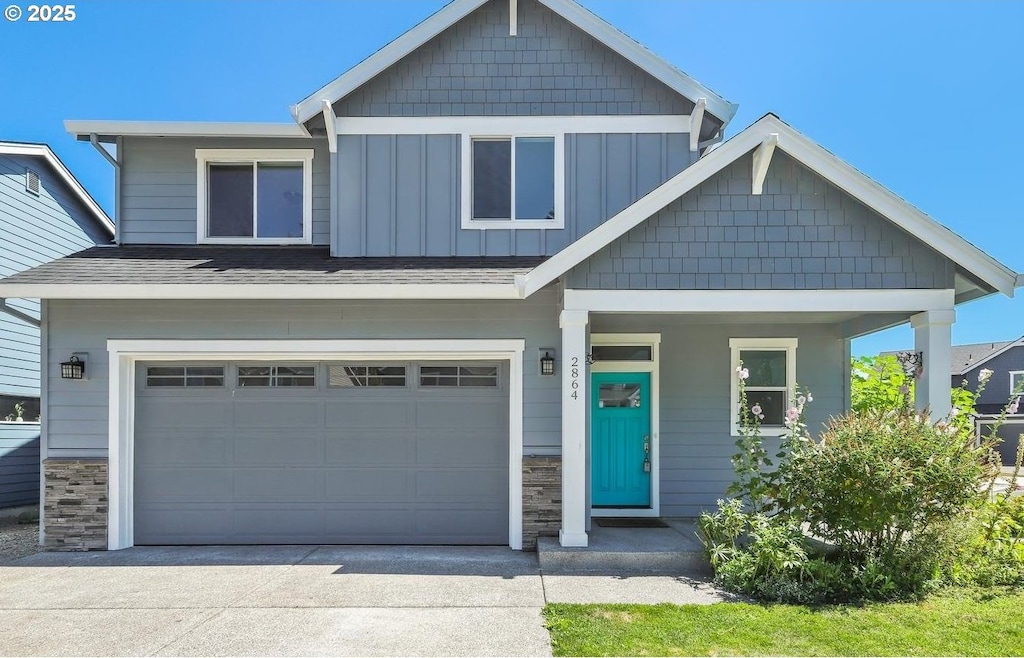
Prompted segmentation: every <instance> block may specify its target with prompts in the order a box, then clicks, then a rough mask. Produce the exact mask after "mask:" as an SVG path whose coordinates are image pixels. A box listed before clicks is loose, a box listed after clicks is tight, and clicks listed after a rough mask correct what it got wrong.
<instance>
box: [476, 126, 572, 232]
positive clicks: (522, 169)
mask: <svg viewBox="0 0 1024 658" xmlns="http://www.w3.org/2000/svg"><path fill="white" fill-rule="evenodd" d="M563 142H564V140H563V137H562V136H561V135H558V136H510V137H477V136H470V135H466V136H464V139H463V148H464V154H463V180H462V186H463V187H462V190H463V192H462V194H463V199H462V207H463V222H462V224H463V228H480V229H486V228H504V229H509V228H513V229H515V228H524V229H529V228H561V227H562V226H563V225H564V219H563V217H562V205H563V201H562V199H563V189H562V188H563V174H562V172H563V170H564V165H563V164H562V163H563V162H564V155H563Z"/></svg>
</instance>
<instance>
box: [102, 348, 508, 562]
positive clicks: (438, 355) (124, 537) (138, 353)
mask: <svg viewBox="0 0 1024 658" xmlns="http://www.w3.org/2000/svg"><path fill="white" fill-rule="evenodd" d="M525 348H526V343H525V341H524V340H520V339H506V340H476V339H456V340H108V341H107V352H108V354H109V368H110V370H109V372H110V379H109V395H108V421H109V425H108V432H109V436H108V444H107V450H108V453H107V459H108V464H109V472H110V479H109V485H108V487H109V497H110V500H109V507H108V510H109V512H108V523H107V547H108V549H110V550H118V549H122V548H130V547H131V546H133V545H134V543H135V537H134V518H133V512H132V510H133V507H134V466H133V465H134V461H135V460H134V448H135V436H134V434H135V422H134V415H135V394H134V391H135V364H136V363H137V362H138V361H180V360H194V359H202V360H233V361H234V360H253V361H267V360H289V359H291V360H304V359H311V358H312V359H316V360H318V361H320V360H328V361H331V360H339V361H340V360H346V359H358V360H367V359H375V360H380V361H428V360H434V361H441V360H452V359H466V360H504V361H508V362H509V519H508V526H509V546H510V547H511V548H512V549H514V550H521V549H522V546H523V487H522V469H523V463H522V462H523V351H524V350H525Z"/></svg>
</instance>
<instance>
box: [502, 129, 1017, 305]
mask: <svg viewBox="0 0 1024 658" xmlns="http://www.w3.org/2000/svg"><path fill="white" fill-rule="evenodd" d="M771 133H778V135H779V145H778V148H781V149H782V150H783V151H785V152H786V153H787V154H788V155H790V156H791V157H793V158H794V159H796V160H798V161H799V162H801V163H802V164H804V165H805V166H807V167H808V168H810V169H811V170H813V171H814V172H816V173H818V174H819V175H821V176H822V177H823V178H825V179H827V180H829V181H830V182H832V183H833V184H835V185H836V186H838V187H839V188H840V189H842V190H844V191H845V192H846V193H848V194H850V195H851V196H853V197H854V198H856V199H858V200H859V201H861V202H862V203H864V204H865V205H867V206H869V207H870V208H872V209H873V210H875V211H876V212H878V213H879V214H881V215H882V216H883V217H886V218H888V219H889V220H890V221H891V222H893V223H894V224H896V225H897V226H899V227H900V228H901V229H903V230H904V231H906V232H908V233H910V234H911V235H913V236H915V237H917V238H918V239H919V240H921V241H922V242H924V243H926V244H928V245H929V246H931V247H932V248H933V249H935V250H936V251H938V252H939V253H941V254H943V255H944V256H946V257H947V258H949V259H950V260H952V261H953V262H955V263H957V264H958V265H960V266H961V267H963V268H964V269H965V270H967V271H968V272H971V273H973V274H974V275H975V276H977V277H978V278H980V279H981V280H982V281H984V282H985V283H987V284H988V285H990V286H992V287H993V288H994V289H996V290H998V291H1000V292H1002V293H1004V294H1006V295H1007V296H1009V297H1012V296H1013V290H1014V287H1015V286H1016V285H1017V280H1018V276H1017V273H1016V272H1014V271H1011V270H1010V269H1009V268H1007V267H1006V266H1004V265H1002V264H1001V263H999V262H998V261H996V260H995V259H994V258H992V257H991V256H989V255H988V254H986V253H985V252H983V251H981V250H980V249H978V248H977V247H975V246H974V245H972V244H971V243H969V242H967V241H966V240H964V239H963V238H961V237H960V236H958V235H957V234H955V233H953V232H952V231H950V230H949V229H948V228H946V227H945V226H943V225H941V224H939V223H938V222H936V221H935V220H933V219H932V218H930V217H928V216H927V215H925V214H924V213H922V212H921V211H920V210H918V209H917V208H914V207H913V206H911V205H910V204H909V203H907V202H906V201H904V200H903V199H900V198H899V197H898V196H896V195H895V194H893V193H892V192H890V191H889V190H887V189H885V188H884V187H882V186H881V185H879V184H878V183H876V182H875V181H873V180H871V179H870V178H868V177H867V176H865V175H864V174H862V173H860V172H859V171H857V170H856V169H854V168H853V167H851V166H850V165H848V164H846V163H845V162H843V161H842V160H840V159H839V158H837V157H836V156H834V155H832V154H831V153H829V152H828V151H826V150H825V149H824V148H822V147H821V146H819V145H818V144H815V143H814V142H812V141H811V140H809V139H808V138H806V137H804V136H803V135H801V134H800V133H799V132H797V131H796V130H794V129H793V128H791V127H790V126H788V125H787V124H785V123H783V122H782V121H781V120H780V119H779V118H778V117H776V116H774V115H768V116H765V117H763V118H761V119H759V120H758V121H757V122H755V123H754V124H753V125H751V126H750V127H749V128H746V129H745V130H743V131H742V132H740V133H739V134H738V135H736V136H735V137H733V138H731V139H729V140H727V141H725V142H722V143H721V145H720V146H719V147H718V148H716V149H714V150H713V151H711V152H710V153H706V154H705V155H704V157H702V158H701V159H699V160H698V161H697V162H695V163H694V164H692V165H690V166H689V167H687V168H686V169H684V170H683V171H682V172H680V173H679V174H677V175H676V176H674V177H673V178H671V179H669V180H668V181H667V182H665V183H664V184H662V185H661V186H659V187H657V188H656V189H654V190H653V191H651V192H650V193H649V194H647V195H646V196H644V197H642V198H641V199H639V200H638V201H636V202H635V203H633V205H631V206H629V207H627V208H626V209H625V210H623V211H622V212H620V213H619V214H617V215H615V216H614V217H612V218H611V219H609V220H608V221H606V222H605V223H603V224H601V225H600V226H598V227H597V228H595V229H594V230H592V231H590V232H589V233H587V234H586V235H584V236H583V237H582V238H580V239H579V240H577V241H576V242H574V243H572V244H571V245H569V246H568V247H566V248H565V249H563V250H562V251H560V252H558V253H557V254H555V255H554V256H552V257H551V258H549V259H548V260H547V261H545V262H544V263H542V264H541V265H538V266H537V267H536V268H534V269H533V270H532V271H531V272H530V273H529V274H527V275H525V277H524V278H523V280H522V281H523V290H524V293H525V295H526V296H530V295H532V294H533V293H535V292H537V291H538V290H540V289H541V288H544V287H545V286H547V285H548V284H549V283H551V282H552V281H554V280H555V279H557V278H558V277H560V276H562V275H563V274H565V273H566V272H568V271H569V270H571V269H572V268H573V267H575V266H576V265H578V264H579V263H581V262H583V261H584V260H586V259H587V258H589V257H590V256H592V255H594V254H595V253H596V252H597V251H598V250H599V249H601V248H602V247H605V246H607V245H609V244H611V243H612V242H613V241H615V240H616V239H618V238H619V237H621V236H623V235H625V233H626V232H627V231H629V230H630V229H632V228H634V227H635V226H637V225H639V224H640V223H642V222H644V221H645V220H647V219H648V218H649V217H651V216H652V215H654V214H655V213H656V212H658V211H659V210H661V209H662V208H664V207H665V206H667V205H668V204H670V203H672V202H673V201H675V200H676V199H678V198H680V197H681V196H683V195H684V194H687V193H688V192H690V191H692V190H694V189H695V188H696V187H697V186H698V185H700V184H701V183H703V182H704V181H706V180H708V179H709V178H711V177H712V176H714V175H715V174H717V173H718V172H719V171H721V170H722V169H724V168H725V167H727V166H728V165H729V164H731V163H733V162H735V161H736V160H738V159H739V158H741V157H743V156H745V155H746V154H747V153H750V152H751V151H752V150H753V149H755V148H756V147H757V146H758V145H759V144H761V143H762V142H763V140H764V138H765V136H767V135H770V134H771Z"/></svg>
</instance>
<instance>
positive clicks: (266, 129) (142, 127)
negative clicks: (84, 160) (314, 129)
mask: <svg viewBox="0 0 1024 658" xmlns="http://www.w3.org/2000/svg"><path fill="white" fill-rule="evenodd" d="M319 108H320V106H319V104H318V105H317V114H319V113H320V109H319ZM64 130H66V131H67V132H69V133H71V134H72V135H74V136H75V137H76V138H78V139H83V138H88V137H89V136H90V135H97V136H98V137H104V138H109V137H115V136H117V137H291V138H295V137H297V138H302V139H309V138H310V136H309V133H307V132H306V131H304V130H303V129H302V127H301V126H297V125H295V124H294V123H242V122H235V121H91V120H86V121H82V120H75V119H70V120H67V121H65V122H64ZM100 141H109V139H101V140H100Z"/></svg>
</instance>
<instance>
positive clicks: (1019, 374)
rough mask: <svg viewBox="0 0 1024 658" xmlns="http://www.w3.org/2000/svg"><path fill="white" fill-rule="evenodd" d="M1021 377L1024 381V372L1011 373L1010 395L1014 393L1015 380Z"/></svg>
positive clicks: (1012, 371)
mask: <svg viewBox="0 0 1024 658" xmlns="http://www.w3.org/2000/svg"><path fill="white" fill-rule="evenodd" d="M1014 377H1020V378H1022V379H1024V370H1011V371H1010V393H1011V394H1012V393H1013V378H1014Z"/></svg>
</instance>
